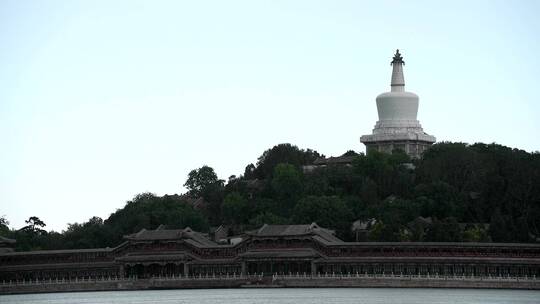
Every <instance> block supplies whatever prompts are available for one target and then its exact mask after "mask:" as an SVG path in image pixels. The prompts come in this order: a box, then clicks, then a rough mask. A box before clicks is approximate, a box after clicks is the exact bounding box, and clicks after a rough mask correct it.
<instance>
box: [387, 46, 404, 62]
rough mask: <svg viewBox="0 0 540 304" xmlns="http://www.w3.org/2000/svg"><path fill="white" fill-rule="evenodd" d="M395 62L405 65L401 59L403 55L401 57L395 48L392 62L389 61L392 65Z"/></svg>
mask: <svg viewBox="0 0 540 304" xmlns="http://www.w3.org/2000/svg"><path fill="white" fill-rule="evenodd" d="M396 63H400V64H403V65H405V61H403V57H401V54H400V53H399V49H396V53H395V54H394V58H393V60H392V62H390V65H394V64H396Z"/></svg>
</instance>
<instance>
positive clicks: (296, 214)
mask: <svg viewBox="0 0 540 304" xmlns="http://www.w3.org/2000/svg"><path fill="white" fill-rule="evenodd" d="M352 219H353V217H352V212H351V211H350V210H349V208H348V207H347V205H346V204H345V202H344V201H343V200H342V199H341V198H339V197H337V196H307V197H304V198H302V199H301V200H300V201H299V202H298V204H297V205H296V206H295V208H294V210H293V212H292V222H293V223H298V224H300V223H302V224H308V223H312V222H316V223H317V224H319V225H320V226H322V227H328V228H332V229H336V232H337V233H338V235H340V236H345V237H349V236H350V227H351V223H352Z"/></svg>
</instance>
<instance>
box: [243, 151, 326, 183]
mask: <svg viewBox="0 0 540 304" xmlns="http://www.w3.org/2000/svg"><path fill="white" fill-rule="evenodd" d="M319 157H324V155H321V154H319V153H318V152H317V151H314V150H310V149H307V150H302V149H299V148H298V147H297V146H293V145H291V144H279V145H276V146H274V147H273V148H271V149H268V150H266V151H264V153H263V154H262V155H261V156H260V157H259V159H258V161H257V166H256V167H255V168H253V167H250V166H248V167H247V168H246V172H245V173H244V174H245V175H246V176H248V175H250V176H251V177H253V178H255V177H256V178H259V179H265V178H269V177H271V176H272V174H273V173H274V172H275V171H274V168H275V167H276V166H277V165H278V164H283V163H287V164H290V165H292V166H294V167H295V168H296V169H297V170H300V169H301V167H302V166H303V165H308V164H312V163H313V162H314V161H315V160H316V159H317V158H319ZM248 169H249V170H252V171H251V172H252V173H253V174H249V172H248Z"/></svg>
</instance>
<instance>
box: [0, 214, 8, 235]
mask: <svg viewBox="0 0 540 304" xmlns="http://www.w3.org/2000/svg"><path fill="white" fill-rule="evenodd" d="M8 233H9V221H8V220H7V219H6V216H5V215H4V216H2V217H0V236H6V235H7V234H8Z"/></svg>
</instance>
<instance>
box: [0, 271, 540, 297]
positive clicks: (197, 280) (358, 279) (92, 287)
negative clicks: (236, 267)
mask: <svg viewBox="0 0 540 304" xmlns="http://www.w3.org/2000/svg"><path fill="white" fill-rule="evenodd" d="M273 287H281V288H318V287H332V288H377V287H378V288H490V289H532V290H540V279H537V278H536V277H514V278H511V277H509V278H489V277H424V276H362V275H349V276H294V275H291V276H277V275H274V276H260V275H252V276H238V277H183V278H178V277H175V278H173V277H168V278H150V279H133V278H132V279H104V280H77V281H58V282H57V281H43V282H35V281H34V282H24V283H21V282H17V283H3V284H1V285H0V294H21V293H50V292H77V291H117V290H145V289H194V288H273Z"/></svg>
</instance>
